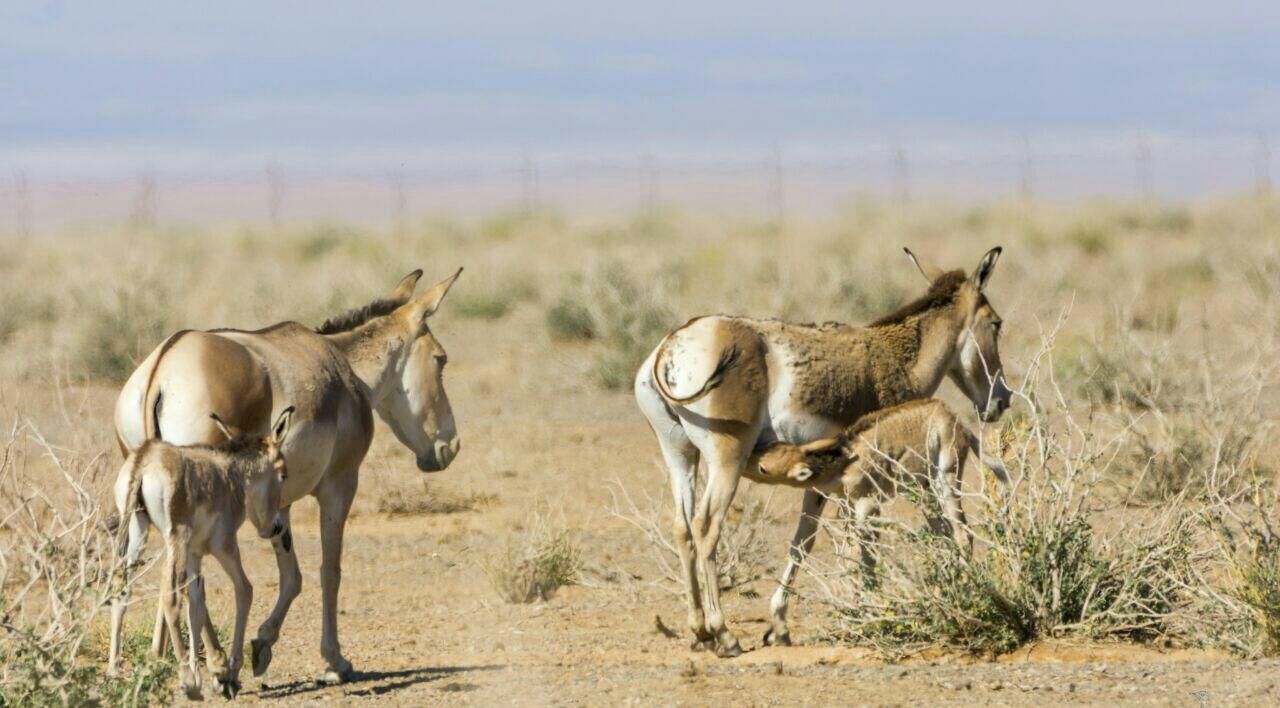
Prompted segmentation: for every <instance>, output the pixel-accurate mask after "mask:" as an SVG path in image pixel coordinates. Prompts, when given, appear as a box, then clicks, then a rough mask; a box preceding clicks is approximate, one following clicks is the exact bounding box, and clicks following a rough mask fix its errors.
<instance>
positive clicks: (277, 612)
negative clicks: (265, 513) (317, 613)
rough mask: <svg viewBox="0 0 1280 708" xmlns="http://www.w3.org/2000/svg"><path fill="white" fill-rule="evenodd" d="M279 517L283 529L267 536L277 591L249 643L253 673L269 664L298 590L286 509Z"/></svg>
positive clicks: (298, 577)
mask: <svg viewBox="0 0 1280 708" xmlns="http://www.w3.org/2000/svg"><path fill="white" fill-rule="evenodd" d="M280 520H281V521H283V522H284V531H283V532H282V533H280V534H278V535H276V536H273V537H272V538H271V548H272V549H273V550H274V551H275V552H276V568H278V569H279V571H280V592H279V594H278V595H277V596H276V605H275V607H274V608H272V610H271V614H270V615H269V616H268V617H267V619H266V620H265V621H264V622H263V623H262V624H261V625H259V626H258V637H257V639H254V640H253V641H252V642H250V645H249V649H250V651H251V652H252V659H253V675H254V676H261V675H263V674H265V673H267V667H268V666H270V665H271V647H272V646H273V645H274V644H275V643H276V640H278V639H279V638H280V627H281V625H283V624H284V618H285V616H286V615H288V614H289V606H290V605H292V604H293V600H294V598H296V597H298V595H299V594H300V593H301V592H302V570H301V569H300V568H298V554H297V550H296V549H295V548H294V547H293V530H292V528H291V527H290V525H289V509H287V508H286V509H281V510H280Z"/></svg>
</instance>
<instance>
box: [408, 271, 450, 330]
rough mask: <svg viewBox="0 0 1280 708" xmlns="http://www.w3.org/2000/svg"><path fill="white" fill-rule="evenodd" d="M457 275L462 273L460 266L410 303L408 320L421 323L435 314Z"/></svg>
mask: <svg viewBox="0 0 1280 708" xmlns="http://www.w3.org/2000/svg"><path fill="white" fill-rule="evenodd" d="M459 275H462V269H461V268H459V269H458V270H457V272H455V273H454V274H453V275H451V276H449V277H448V278H445V279H444V280H441V281H440V282H438V283H436V284H435V285H432V286H431V288H430V289H429V290H427V291H426V292H425V293H422V294H421V295H419V296H418V298H417V299H416V300H414V301H413V302H412V303H410V307H412V309H411V310H410V312H409V317H410V321H412V322H415V323H418V324H421V323H422V322H423V320H426V319H427V318H428V317H430V316H431V315H433V314H435V311H436V309H437V308H439V307H440V302H441V301H442V300H444V296H445V293H448V292H449V288H451V287H453V281H455V280H457V279H458V276H459Z"/></svg>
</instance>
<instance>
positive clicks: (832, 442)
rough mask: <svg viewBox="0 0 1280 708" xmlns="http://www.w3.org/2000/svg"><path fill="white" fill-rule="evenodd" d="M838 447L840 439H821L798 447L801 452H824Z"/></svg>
mask: <svg viewBox="0 0 1280 708" xmlns="http://www.w3.org/2000/svg"><path fill="white" fill-rule="evenodd" d="M839 446H840V438H823V439H821V440H814V441H813V442H811V443H805V444H804V445H801V446H800V450H801V452H805V453H813V452H826V451H828V450H832V449H834V448H837V447H839Z"/></svg>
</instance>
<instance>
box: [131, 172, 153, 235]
mask: <svg viewBox="0 0 1280 708" xmlns="http://www.w3.org/2000/svg"><path fill="white" fill-rule="evenodd" d="M156 211H157V204H156V176H155V174H154V173H153V172H151V171H150V170H144V171H142V173H140V174H139V175H138V193H137V195H135V196H134V199H133V213H132V214H130V216H129V223H130V224H131V225H132V226H133V227H134V228H146V227H150V226H155V224H156Z"/></svg>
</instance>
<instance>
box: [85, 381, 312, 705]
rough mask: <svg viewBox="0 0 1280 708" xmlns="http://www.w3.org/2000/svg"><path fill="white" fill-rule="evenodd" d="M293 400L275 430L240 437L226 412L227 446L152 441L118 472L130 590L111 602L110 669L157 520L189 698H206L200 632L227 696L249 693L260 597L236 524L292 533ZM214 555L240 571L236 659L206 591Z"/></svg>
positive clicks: (165, 604) (232, 572)
mask: <svg viewBox="0 0 1280 708" xmlns="http://www.w3.org/2000/svg"><path fill="white" fill-rule="evenodd" d="M293 410H294V408H293V406H289V407H288V408H285V409H284V410H283V411H281V412H280V415H279V416H278V417H277V418H276V422H275V424H274V425H272V426H271V433H270V434H269V435H267V436H265V437H264V436H261V435H239V436H237V435H233V434H232V433H231V431H230V430H228V429H227V427H226V426H225V425H224V424H223V423H222V421H221V419H219V418H218V416H217V415H216V414H215V415H211V416H210V418H211V419H212V420H213V422H214V424H215V425H217V426H218V428H219V429H220V430H221V431H222V433H223V434H224V435H225V436H226V441H225V444H223V445H218V446H212V445H190V446H183V447H179V446H177V445H170V444H169V443H166V442H163V441H160V440H148V441H147V442H145V443H143V445H142V446H141V447H139V448H138V449H137V450H135V451H134V452H133V453H132V454H131V455H129V457H128V459H126V460H125V463H124V466H123V467H121V468H120V474H119V476H118V477H117V479H116V485H115V498H116V508H117V509H118V510H119V512H120V521H121V524H120V532H119V533H120V544H119V553H120V554H121V555H123V556H124V557H125V565H124V568H125V573H124V575H125V577H124V589H123V590H122V592H121V594H120V595H119V596H117V597H115V598H113V599H112V603H111V650H110V656H109V658H108V665H107V670H108V672H110V673H112V674H114V673H116V672H117V671H118V670H119V666H120V635H121V633H122V632H123V631H124V616H125V612H126V610H128V608H129V595H130V590H131V585H132V584H131V582H130V579H129V577H128V576H129V570H130V569H131V568H132V567H133V566H134V565H135V564H136V563H137V562H138V559H139V557H140V556H141V554H142V550H143V548H144V547H145V546H146V543H147V532H148V530H149V529H150V528H151V526H152V525H154V526H155V527H156V528H157V529H158V530H159V531H160V534H161V535H162V536H163V537H164V539H165V550H166V561H167V562H166V565H165V572H164V584H163V589H162V590H161V596H160V602H161V607H162V608H163V610H164V616H165V624H166V625H167V627H168V630H169V637H170V640H171V641H172V642H173V651H174V654H175V655H176V656H177V658H178V671H179V674H180V675H181V677H182V687H183V689H184V690H185V691H186V693H187V697H188V698H191V699H193V700H199V699H200V697H201V696H200V666H199V656H200V635H201V634H202V633H203V634H204V635H205V638H206V640H207V641H208V643H209V647H208V651H207V652H206V655H207V658H208V663H209V673H210V674H212V675H213V676H214V677H215V679H216V680H217V681H218V687H219V690H220V691H221V692H222V694H223V695H224V696H226V697H227V698H233V697H235V695H236V694H237V693H239V691H240V668H241V667H242V666H243V665H244V631H245V626H246V624H247V623H248V621H249V606H250V605H251V604H252V603H253V586H252V585H251V584H250V583H249V578H248V576H246V575H245V572H244V566H243V564H241V562H240V545H239V544H238V543H237V542H236V531H237V530H239V528H240V526H241V525H243V524H244V520H245V516H246V515H247V516H248V518H249V520H250V522H252V523H253V527H254V528H255V529H257V531H258V535H259V536H260V537H262V538H271V537H273V536H278V535H279V534H281V533H282V532H283V531H284V522H283V521H282V520H281V518H280V487H281V485H283V484H284V482H285V480H286V479H287V478H288V470H287V468H286V465H285V459H284V454H283V452H282V450H283V446H284V442H285V437H286V435H287V434H288V431H289V419H290V417H291V416H292V415H293ZM206 555H213V557H214V558H216V559H217V560H218V563H219V564H221V565H222V568H223V570H225V571H226V572H227V575H228V576H230V577H231V583H232V586H233V587H234V590H235V598H236V620H235V630H234V632H233V633H232V636H231V661H230V663H228V662H227V657H226V654H225V653H224V652H223V650H222V647H221V646H219V644H218V638H217V634H216V633H215V632H214V631H213V623H212V621H210V619H209V614H208V609H207V607H206V605H205V597H204V577H203V576H202V574H201V569H200V566H201V561H202V559H203V558H204V557H205V556H206ZM184 590H185V591H186V593H187V597H188V603H187V610H188V615H187V630H188V636H189V639H190V644H189V645H188V647H185V648H184V647H183V645H182V636H181V634H179V632H178V611H179V607H180V606H181V598H182V592H183V591H184Z"/></svg>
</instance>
